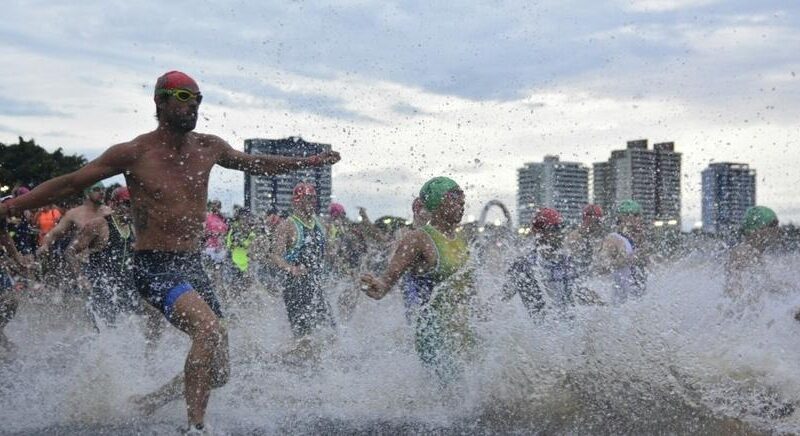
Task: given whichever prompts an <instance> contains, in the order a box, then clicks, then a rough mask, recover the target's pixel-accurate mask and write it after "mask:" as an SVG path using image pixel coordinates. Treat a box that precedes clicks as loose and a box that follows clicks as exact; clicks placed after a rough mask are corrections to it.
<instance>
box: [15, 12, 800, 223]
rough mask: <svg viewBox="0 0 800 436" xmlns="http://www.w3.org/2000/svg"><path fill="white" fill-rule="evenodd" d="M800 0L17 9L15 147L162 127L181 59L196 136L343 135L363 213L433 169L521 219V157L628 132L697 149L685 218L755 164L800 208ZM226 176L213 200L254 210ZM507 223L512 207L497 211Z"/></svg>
mask: <svg viewBox="0 0 800 436" xmlns="http://www.w3.org/2000/svg"><path fill="white" fill-rule="evenodd" d="M798 14H800V2H796V1H791V0H785V1H770V0H761V1H759V2H754V1H750V0H741V1H738V0H726V1H715V0H619V1H611V0H607V1H596V0H558V1H532V0H524V1H502V2H501V1H493V2H483V3H479V2H475V1H463V2H461V1H447V2H431V1H403V2H389V1H385V0H380V1H378V0H360V1H359V0H345V1H339V2H335V3H330V4H328V3H318V2H303V1H293V2H286V1H280V2H272V1H254V2H247V1H235V2H234V1H231V2H203V1H186V2H182V1H171V2H160V1H158V2H156V1H137V2H130V1H108V0H106V1H82V2H75V1H60V0H51V1H13V0H12V1H5V2H3V18H4V19H3V25H2V27H0V69H2V75H0V142H6V143H7V142H15V141H16V137H17V136H23V137H25V138H26V139H27V138H34V139H35V140H36V141H37V143H40V144H41V145H43V146H45V147H46V148H48V149H51V150H52V149H55V148H57V147H63V148H64V149H65V150H66V151H67V152H75V153H82V154H85V155H87V156H89V157H94V156H97V155H98V154H99V153H100V152H102V151H103V150H104V149H106V148H107V147H108V146H109V145H112V144H114V143H117V142H121V141H126V140H129V139H131V138H133V137H134V136H136V135H137V134H140V133H143V132H146V131H148V130H150V129H152V128H153V127H154V126H155V120H154V119H153V114H154V108H153V103H152V91H153V89H152V87H153V84H154V82H155V79H156V78H157V77H158V76H159V75H161V74H162V73H164V72H165V71H167V70H172V69H178V70H182V71H185V72H187V73H189V74H190V75H192V76H194V77H195V78H196V79H197V81H198V82H199V83H200V87H201V89H202V91H203V93H204V95H205V100H204V102H203V106H202V107H201V118H202V119H201V121H200V122H199V123H198V131H200V132H208V133H214V134H217V135H219V136H221V137H223V138H225V139H226V140H228V141H229V142H230V143H231V145H233V146H234V147H236V148H239V149H241V148H242V146H243V140H244V139H245V138H252V137H266V138H281V137H286V136H302V137H303V138H304V139H306V140H309V141H318V142H325V143H330V144H332V145H333V146H334V148H335V149H337V150H339V151H340V152H341V153H342V155H343V159H342V162H341V163H339V164H337V165H336V166H335V167H334V195H335V196H336V199H337V201H340V202H342V203H344V204H345V206H346V207H347V209H348V212H349V213H350V214H351V215H354V214H355V208H356V206H367V207H368V208H369V210H370V211H371V213H372V214H373V216H377V215H382V214H385V213H391V214H396V215H401V216H408V215H410V206H409V205H410V202H411V200H412V199H413V197H414V195H415V193H416V192H417V191H418V190H419V187H420V185H421V184H422V183H423V182H424V181H425V180H426V179H427V178H429V177H431V176H435V175H441V174H446V175H449V176H451V177H453V178H455V179H456V180H458V181H459V182H461V183H462V184H463V185H465V186H466V188H467V196H468V204H467V209H468V210H467V213H468V214H472V215H476V216H477V215H478V214H479V212H480V209H481V208H482V205H483V204H484V203H485V202H486V201H488V200H490V199H493V198H496V199H499V200H501V201H503V202H505V203H506V204H507V205H509V206H510V207H511V208H512V212H513V211H515V210H516V199H515V197H516V170H517V168H519V167H520V166H522V164H523V163H524V162H529V161H537V160H541V159H542V157H543V156H544V155H545V154H560V155H561V157H562V159H563V160H577V161H581V162H584V163H586V164H591V163H592V162H594V161H599V160H605V159H607V158H608V155H609V154H610V152H611V150H612V149H617V148H622V147H624V145H625V141H627V140H630V139H638V138H648V139H649V140H650V141H651V144H652V143H654V142H663V141H674V142H675V144H676V149H677V151H679V152H682V153H683V216H684V220H685V222H687V223H691V222H694V221H696V220H697V219H699V217H700V171H701V170H702V169H703V168H705V167H706V165H708V163H709V162H710V161H735V162H746V163H749V164H751V166H753V167H754V168H756V170H757V171H758V202H759V203H761V204H765V205H769V206H772V207H773V208H775V209H776V211H777V212H778V214H779V216H780V217H781V218H782V219H783V220H784V221H789V220H792V221H795V222H798V221H800V202H798V200H797V195H796V194H795V191H796V190H797V186H798V184H800V171H798V168H799V167H800V153H798V151H797V147H798V141H797V139H798V133H800V132H798V126H799V124H798V123H797V114H798V109H800V98H798V97H800V77H798V75H800V58H798V53H800V26H799V24H800V17H799V16H798ZM242 185H243V177H242V176H241V175H240V174H238V173H235V172H232V171H228V170H222V169H215V170H214V172H213V173H212V184H211V189H210V196H211V197H218V198H221V199H222V200H223V201H224V202H225V203H226V205H227V206H228V207H230V205H231V204H233V203H234V202H237V203H241V202H242V190H243V188H242ZM497 216H499V214H497Z"/></svg>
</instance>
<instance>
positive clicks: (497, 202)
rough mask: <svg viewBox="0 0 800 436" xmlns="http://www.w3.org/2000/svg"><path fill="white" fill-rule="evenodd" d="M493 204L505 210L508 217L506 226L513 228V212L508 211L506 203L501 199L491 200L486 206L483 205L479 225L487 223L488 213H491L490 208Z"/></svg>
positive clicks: (504, 212) (504, 213)
mask: <svg viewBox="0 0 800 436" xmlns="http://www.w3.org/2000/svg"><path fill="white" fill-rule="evenodd" d="M492 206H497V207H499V208H500V210H501V211H502V212H503V215H505V217H506V224H505V226H506V227H508V228H509V229H511V228H513V226H514V223H513V222H512V221H511V213H510V212H509V211H508V208H507V207H506V205H505V204H503V203H502V202H501V201H500V200H491V201H489V202H488V203H486V205H485V206H483V210H482V211H481V217H480V219H479V220H478V225H480V226H481V227H483V226H484V225H486V215H487V214H488V213H489V209H491V208H492Z"/></svg>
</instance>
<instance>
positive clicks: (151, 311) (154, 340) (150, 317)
mask: <svg viewBox="0 0 800 436" xmlns="http://www.w3.org/2000/svg"><path fill="white" fill-rule="evenodd" d="M142 304H144V339H145V350H144V353H145V356H146V357H147V358H148V359H150V358H152V357H153V355H154V354H155V351H156V347H157V346H158V341H159V339H161V335H162V334H163V333H164V322H163V319H162V318H164V316H163V315H161V312H159V311H158V309H156V308H155V307H153V306H151V305H150V304H148V303H144V302H143V303H142Z"/></svg>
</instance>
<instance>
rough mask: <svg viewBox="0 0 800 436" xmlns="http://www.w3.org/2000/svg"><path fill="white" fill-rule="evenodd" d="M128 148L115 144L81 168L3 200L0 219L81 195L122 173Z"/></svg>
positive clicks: (130, 155)
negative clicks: (87, 189) (97, 184)
mask: <svg viewBox="0 0 800 436" xmlns="http://www.w3.org/2000/svg"><path fill="white" fill-rule="evenodd" d="M131 148H132V147H131V144H129V143H123V144H117V145H114V146H112V147H111V148H109V149H108V150H106V151H105V152H104V153H103V154H102V155H100V157H98V158H97V159H95V160H93V161H91V162H89V163H88V164H86V165H84V166H83V167H81V168H80V169H78V170H76V171H73V172H71V173H69V174H64V175H63V176H58V177H55V178H52V179H50V180H48V181H46V182H44V183H42V184H40V185H39V186H37V187H35V188H33V189H32V190H31V191H30V192H28V193H27V194H25V195H21V196H19V197H17V198H14V199H11V200H8V201H6V202H5V203H3V204H2V205H0V218H4V217H6V216H8V215H9V214H12V213H17V212H22V211H25V210H29V209H34V208H37V207H42V206H47V205H49V204H52V203H56V202H57V201H58V200H61V199H64V198H67V197H70V196H72V195H75V194H78V193H80V192H82V191H83V190H84V189H86V188H88V187H89V186H92V185H93V184H95V183H97V182H99V181H101V180H103V179H107V178H109V177H111V176H114V175H117V174H119V173H121V172H123V171H124V170H125V168H126V166H127V164H128V163H129V162H130V161H131V160H132V159H131V158H132V152H133V151H132V149H131Z"/></svg>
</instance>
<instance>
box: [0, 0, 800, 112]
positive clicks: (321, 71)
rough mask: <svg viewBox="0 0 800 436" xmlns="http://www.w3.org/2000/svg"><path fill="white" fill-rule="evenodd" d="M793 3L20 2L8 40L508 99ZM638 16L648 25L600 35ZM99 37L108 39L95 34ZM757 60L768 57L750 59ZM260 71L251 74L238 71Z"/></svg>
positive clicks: (140, 64)
mask: <svg viewBox="0 0 800 436" xmlns="http://www.w3.org/2000/svg"><path fill="white" fill-rule="evenodd" d="M55 3H56V5H57V4H58V2H55ZM781 3H784V4H781ZM785 3H786V2H778V1H775V0H772V1H770V0H767V1H765V2H759V3H758V4H754V3H752V2H746V1H744V0H737V1H731V2H723V3H721V4H710V5H706V6H700V7H695V8H691V9H690V10H689V11H684V10H676V11H671V12H665V13H659V14H650V13H636V12H631V11H626V10H624V8H621V7H620V5H619V4H614V3H610V2H595V1H591V0H573V1H570V2H564V3H559V4H553V3H533V2H528V1H523V0H519V1H509V2H505V3H502V4H480V3H475V2H463V3H462V4H460V5H459V4H451V3H448V4H446V5H445V4H441V5H439V4H435V3H430V2H422V1H411V2H397V3H391V2H380V1H366V2H358V4H357V5H356V4H338V5H335V6H330V5H308V4H306V3H289V4H286V3H283V2H254V3H241V4H237V5H236V6H235V7H231V6H230V5H228V4H207V5H204V6H203V7H202V8H198V9H197V10H195V11H193V16H194V18H195V19H193V20H184V21H182V22H181V23H180V26H181V31H180V32H175V26H176V23H174V22H173V21H171V19H170V17H173V16H176V14H177V15H180V14H183V13H185V11H184V10H183V6H181V5H177V4H173V3H167V4H162V3H159V2H155V1H151V2H140V3H139V4H137V7H136V8H135V9H131V10H126V11H125V13H124V14H123V13H118V14H115V13H107V12H106V8H105V7H104V6H103V5H102V3H100V2H96V3H93V4H92V3H90V2H82V3H80V4H74V3H73V2H70V3H69V4H68V5H69V6H68V7H65V6H64V5H67V3H66V2H62V7H61V8H60V10H62V12H63V13H64V14H66V15H70V14H71V15H73V16H75V17H83V16H87V17H91V16H97V15H99V14H102V15H103V19H102V20H90V22H89V23H88V25H87V23H86V20H81V19H74V20H71V19H64V17H61V16H60V15H58V16H55V15H52V16H51V15H45V16H42V15H41V14H40V13H39V11H36V10H34V8H30V7H27V8H26V7H25V6H24V5H12V6H11V7H9V8H7V9H8V11H7V15H8V16H9V17H12V19H11V20H9V21H10V24H11V25H10V26H7V28H6V30H2V31H0V32H1V33H0V37H2V38H3V39H4V40H5V42H7V43H11V44H17V45H25V46H26V47H28V48H30V49H33V50H36V49H40V50H44V51H46V52H48V53H50V54H55V55H59V56H88V57H95V58H96V57H100V56H102V58H103V60H104V62H110V63H119V64H122V65H127V66H131V67H133V68H136V69H141V70H144V69H147V68H152V67H153V66H154V65H158V64H163V63H164V62H167V61H168V60H169V59H173V56H175V55H179V54H180V55H181V56H183V57H185V58H186V59H187V60H186V62H188V63H189V64H190V65H192V64H197V62H199V61H196V60H195V59H204V58H213V59H217V60H221V59H226V60H227V61H229V62H230V63H231V64H232V65H236V64H237V63H251V62H253V61H256V62H263V64H265V65H268V66H271V67H273V68H276V69H281V70H285V71H290V72H293V73H296V74H301V75H305V76H309V77H316V78H323V79H324V78H329V77H332V76H333V75H338V74H347V73H351V72H352V73H357V74H359V75H363V76H367V77H373V78H377V79H380V80H391V81H395V82H399V83H404V84H408V85H411V86H414V87H422V88H425V89H427V90H429V91H432V92H436V93H443V94H454V95H459V96H462V97H466V98H472V99H482V100H485V99H495V100H507V99H514V98H517V97H518V96H519V95H521V93H524V92H525V91H526V90H529V89H532V88H536V87H539V86H543V85H548V84H552V83H557V82H560V81H562V80H564V79H565V78H567V79H568V78H570V77H574V76H583V75H587V74H590V73H592V72H595V73H598V72H603V71H604V70H605V68H606V67H607V66H608V65H609V64H610V65H619V66H620V69H621V70H623V71H625V70H634V71H635V70H636V69H638V68H640V67H641V66H647V65H649V64H653V63H657V64H658V63H659V62H657V61H656V60H657V59H660V58H662V57H665V56H669V57H672V58H679V57H684V58H685V57H686V56H684V55H685V54H686V53H685V52H684V51H682V50H684V49H685V47H684V46H683V45H682V44H680V42H679V41H678V40H676V38H673V37H672V36H671V34H670V33H652V32H651V33H647V32H646V29H648V28H649V27H653V28H657V27H658V26H659V25H664V24H667V25H672V24H682V25H688V26H695V27H696V28H698V29H701V30H703V29H706V30H713V29H714V28H715V27H719V26H722V25H727V24H729V22H730V19H728V21H725V20H726V18H725V17H728V16H733V15H735V16H737V17H741V16H743V15H748V14H754V13H758V14H762V15H763V14H765V11H766V13H767V15H769V12H770V11H773V10H776V8H777V9H783V10H787V9H788V10H789V12H788V13H785V14H783V15H781V17H780V19H781V20H784V21H785V22H787V24H788V25H796V24H797V23H796V20H797V18H796V15H797V14H792V13H791V12H795V11H797V10H798V9H800V7H798V6H796V5H786V4H785ZM26 18H28V20H26ZM33 18H35V19H36V20H37V23H40V24H41V25H40V26H37V27H36V28H35V29H34V28H31V27H30V26H27V25H24V23H26V22H28V21H29V20H30V19H33ZM48 19H49V20H51V21H48ZM630 23H635V26H634V27H635V29H640V30H638V31H639V32H641V34H639V35H637V34H635V33H634V34H632V35H628V36H627V37H621V36H619V35H612V38H607V39H602V38H598V37H597V35H598V34H602V33H603V32H608V31H613V30H614V29H618V28H620V27H624V26H626V25H629V24H630ZM648 26H649V27H648ZM668 27H669V26H667V28H668ZM100 40H102V41H103V44H97V41H100ZM764 56H768V55H767V54H766V53H765V54H764ZM711 61H712V62H713V60H711ZM199 65H202V64H199ZM680 65H681V62H680V61H678V62H676V63H675V64H673V65H671V66H673V67H676V68H677V70H678V71H679V70H680V69H681V67H680ZM759 67H760V65H758V63H756V64H754V65H752V66H751V67H750V68H753V69H755V68H759ZM718 71H719V72H720V73H722V72H723V71H724V70H718ZM256 73H257V72H247V71H242V72H241V74H239V76H240V77H245V76H252V75H254V74H256ZM658 77H661V78H662V79H664V78H669V77H670V72H669V71H660V74H658V75H657V76H656V78H655V79H653V80H647V78H646V77H643V76H638V77H637V79H638V81H642V82H644V86H646V87H647V86H653V85H660V86H662V87H665V88H669V87H670V85H669V83H663V81H662V83H659V82H658ZM673 89H680V88H675V87H673ZM283 98H284V99H285V100H284V101H285V102H286V104H287V105H288V107H289V108H291V109H295V108H301V110H304V111H308V110H309V108H311V109H310V110H318V111H319V112H318V113H320V114H323V115H327V116H335V117H343V118H345V119H354V120H362V119H363V118H362V117H366V118H367V119H368V118H369V117H368V115H364V114H354V113H352V112H351V111H348V110H347V109H343V108H342V105H341V104H340V102H337V101H335V100H326V99H325V98H323V97H319V96H314V95H297V96H284V97H283Z"/></svg>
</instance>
